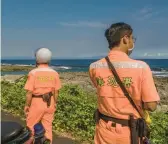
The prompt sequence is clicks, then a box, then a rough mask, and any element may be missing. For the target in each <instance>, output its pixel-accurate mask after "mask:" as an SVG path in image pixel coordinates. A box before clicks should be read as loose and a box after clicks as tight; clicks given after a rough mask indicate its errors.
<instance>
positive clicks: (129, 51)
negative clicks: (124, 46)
mask: <svg viewBox="0 0 168 144" xmlns="http://www.w3.org/2000/svg"><path fill="white" fill-rule="evenodd" d="M133 49H134V43H133V47H132V48H131V49H128V55H130V54H131V53H132V51H133Z"/></svg>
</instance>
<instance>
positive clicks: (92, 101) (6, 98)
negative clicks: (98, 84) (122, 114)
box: [1, 76, 168, 144]
mask: <svg viewBox="0 0 168 144" xmlns="http://www.w3.org/2000/svg"><path fill="white" fill-rule="evenodd" d="M26 79H27V77H26V76H25V77H23V78H21V79H19V80H17V81H15V83H9V82H7V81H1V108H2V110H6V111H8V112H10V113H12V114H14V115H19V116H20V117H21V118H25V115H24V112H23V108H24V104H25V94H26V92H25V90H24V89H23V88H24V84H25V82H26ZM95 108H96V95H95V93H90V92H88V91H87V90H86V89H83V88H82V87H81V86H80V85H78V84H65V85H63V87H62V89H61V90H60V94H59V98H58V104H57V111H56V113H55V119H54V121H53V129H54V130H55V131H56V132H60V133H64V132H67V133H70V134H71V135H72V136H73V137H75V138H76V139H79V140H80V141H81V143H82V142H83V141H85V142H86V143H93V136H94V129H95V123H94V120H93V113H94V110H95ZM151 118H152V125H151V127H150V128H151V140H152V142H153V144H166V143H168V113H165V112H154V113H151Z"/></svg>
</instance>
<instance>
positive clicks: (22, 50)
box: [1, 0, 168, 59]
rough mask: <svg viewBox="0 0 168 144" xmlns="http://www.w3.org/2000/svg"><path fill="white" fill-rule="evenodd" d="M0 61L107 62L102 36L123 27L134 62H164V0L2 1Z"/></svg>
mask: <svg viewBox="0 0 168 144" xmlns="http://www.w3.org/2000/svg"><path fill="white" fill-rule="evenodd" d="M1 7H2V12H1V28H2V29H1V34H2V41H1V56H2V58H33V57H34V51H35V50H36V49H37V48H40V47H47V48H49V49H50V50H51V51H52V53H53V58H74V59H75V58H95V57H96V58H97V57H102V56H106V55H107V53H108V50H109V49H108V43H107V41H106V39H105V37H104V32H105V30H106V29H107V28H108V27H109V26H110V25H111V24H112V23H115V22H126V23H128V24H130V25H131V26H132V28H133V29H134V32H133V34H134V36H135V37H136V38H137V41H136V43H135V49H134V51H133V53H132V55H131V56H132V57H133V58H168V36H167V35H168V28H167V27H168V0H161V1H159V0H84V1H83V0H2V1H1Z"/></svg>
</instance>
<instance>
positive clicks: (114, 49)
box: [110, 47, 127, 54]
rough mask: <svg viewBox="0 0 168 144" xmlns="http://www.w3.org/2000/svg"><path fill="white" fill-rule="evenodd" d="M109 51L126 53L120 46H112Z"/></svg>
mask: <svg viewBox="0 0 168 144" xmlns="http://www.w3.org/2000/svg"><path fill="white" fill-rule="evenodd" d="M110 51H121V52H124V53H126V54H127V51H126V49H124V48H122V47H113V48H112V49H111V50H110Z"/></svg>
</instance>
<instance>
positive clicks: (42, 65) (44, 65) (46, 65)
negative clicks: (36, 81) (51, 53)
mask: <svg viewBox="0 0 168 144" xmlns="http://www.w3.org/2000/svg"><path fill="white" fill-rule="evenodd" d="M48 66H49V64H38V65H37V67H48Z"/></svg>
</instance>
